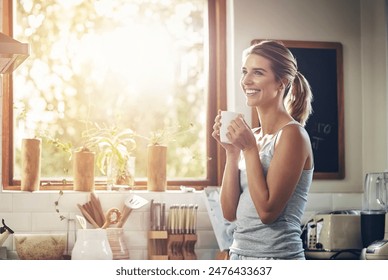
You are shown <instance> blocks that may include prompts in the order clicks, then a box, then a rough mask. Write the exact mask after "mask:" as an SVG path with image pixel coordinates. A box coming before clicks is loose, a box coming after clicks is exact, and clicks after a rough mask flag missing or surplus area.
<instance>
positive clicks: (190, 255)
mask: <svg viewBox="0 0 388 280" xmlns="http://www.w3.org/2000/svg"><path fill="white" fill-rule="evenodd" d="M196 243H197V235H196V234H184V235H183V248H182V253H183V258H184V259H185V260H196V259H197V255H196V254H195V244H196Z"/></svg>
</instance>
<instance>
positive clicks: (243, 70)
mask: <svg viewBox="0 0 388 280" xmlns="http://www.w3.org/2000/svg"><path fill="white" fill-rule="evenodd" d="M246 74H247V70H246V69H244V68H243V69H241V75H243V76H244V75H246Z"/></svg>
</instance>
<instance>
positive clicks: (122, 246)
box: [106, 228, 129, 260]
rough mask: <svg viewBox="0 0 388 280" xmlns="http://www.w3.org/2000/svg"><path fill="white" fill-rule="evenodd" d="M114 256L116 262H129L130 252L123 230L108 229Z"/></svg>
mask: <svg viewBox="0 0 388 280" xmlns="http://www.w3.org/2000/svg"><path fill="white" fill-rule="evenodd" d="M106 232H107V235H108V240H109V244H110V247H111V249H112V255H113V259H114V260H128V259H129V251H128V247H127V243H126V241H125V235H124V229H123V228H107V229H106Z"/></svg>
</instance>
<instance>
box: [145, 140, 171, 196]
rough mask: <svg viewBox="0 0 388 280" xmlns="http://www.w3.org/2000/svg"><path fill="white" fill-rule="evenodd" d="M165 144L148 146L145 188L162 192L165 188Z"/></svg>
mask: <svg viewBox="0 0 388 280" xmlns="http://www.w3.org/2000/svg"><path fill="white" fill-rule="evenodd" d="M166 173H167V146H164V145H149V146H148V165H147V178H148V181H147V189H148V190H149V191H154V192H163V191H165V190H166V189H167V176H166Z"/></svg>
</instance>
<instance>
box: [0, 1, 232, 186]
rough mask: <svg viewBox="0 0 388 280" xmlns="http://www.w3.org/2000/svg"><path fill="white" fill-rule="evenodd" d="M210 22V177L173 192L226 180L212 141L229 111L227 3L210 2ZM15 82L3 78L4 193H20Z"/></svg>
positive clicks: (6, 28)
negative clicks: (16, 171) (222, 115)
mask: <svg viewBox="0 0 388 280" xmlns="http://www.w3.org/2000/svg"><path fill="white" fill-rule="evenodd" d="M208 21H209V29H208V36H209V41H208V42H209V54H208V55H209V62H208V63H209V64H208V66H207V67H208V100H207V102H208V106H207V121H206V128H207V137H206V141H207V145H206V147H207V157H208V158H209V159H210V160H208V161H207V172H206V178H204V179H202V180H201V179H192V180H190V179H188V180H168V182H167V185H168V189H169V190H174V189H179V188H180V186H182V185H185V186H192V187H195V188H196V189H203V188H204V187H206V186H218V185H219V184H220V182H221V178H222V168H221V167H222V166H223V165H224V163H225V154H224V153H223V152H222V150H221V149H220V147H219V145H217V143H216V141H215V140H214V139H212V136H211V131H212V130H213V128H212V127H213V120H214V118H215V116H216V115H217V112H218V110H219V109H221V110H225V109H226V0H208ZM2 33H4V34H6V35H8V36H11V37H12V36H13V0H4V1H3V9H2ZM12 85H13V80H12V74H3V77H2V186H3V190H20V189H21V187H20V180H15V179H14V178H13V174H14V149H13V88H12ZM95 184H96V189H97V190H104V189H106V182H105V181H98V180H97V178H96V182H95ZM146 185H147V181H146V179H140V180H139V178H137V180H136V181H135V187H134V189H135V190H137V189H139V190H142V189H146ZM41 186H44V187H43V188H42V187H41V188H40V190H59V189H61V190H72V189H73V182H72V181H69V182H65V183H64V182H62V181H61V180H60V179H58V180H45V179H42V180H41Z"/></svg>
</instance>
